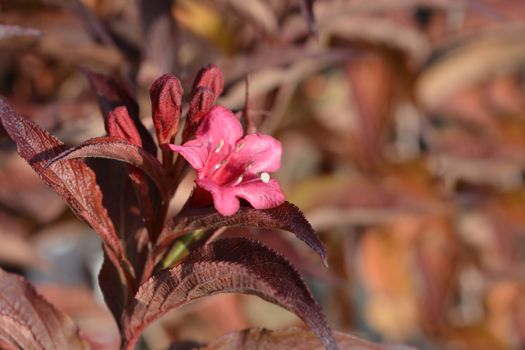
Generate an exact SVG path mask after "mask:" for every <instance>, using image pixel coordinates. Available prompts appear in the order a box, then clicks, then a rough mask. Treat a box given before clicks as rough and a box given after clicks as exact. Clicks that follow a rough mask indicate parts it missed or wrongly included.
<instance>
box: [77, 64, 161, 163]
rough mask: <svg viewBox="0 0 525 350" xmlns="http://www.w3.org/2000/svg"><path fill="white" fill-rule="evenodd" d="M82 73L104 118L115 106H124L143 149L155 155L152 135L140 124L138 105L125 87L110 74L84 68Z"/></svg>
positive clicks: (155, 149) (155, 150) (155, 148)
mask: <svg viewBox="0 0 525 350" xmlns="http://www.w3.org/2000/svg"><path fill="white" fill-rule="evenodd" d="M82 73H84V75H85V76H86V77H87V78H88V80H89V82H90V83H91V86H93V89H94V90H95V92H96V94H97V99H98V103H99V105H100V109H101V110H102V114H103V115H104V119H105V118H106V117H107V116H108V115H109V112H111V111H112V110H114V109H115V108H117V107H120V106H125V107H126V108H127V110H128V113H129V116H130V117H131V119H132V120H133V123H134V124H135V127H136V128H137V131H138V132H139V134H140V138H141V140H142V145H143V147H144V149H145V150H146V151H148V152H149V153H151V154H153V155H156V154H157V146H156V145H155V142H154V141H153V137H152V136H151V134H150V133H149V132H148V130H147V129H146V127H145V126H144V124H142V121H141V120H140V118H139V106H138V104H137V102H136V101H135V99H134V98H133V97H132V96H131V95H130V94H129V93H128V91H127V90H126V88H125V87H124V86H123V85H122V84H120V83H119V82H118V81H117V80H115V79H113V78H112V77H110V76H107V75H103V74H98V73H94V72H91V71H90V70H88V69H85V68H84V69H82Z"/></svg>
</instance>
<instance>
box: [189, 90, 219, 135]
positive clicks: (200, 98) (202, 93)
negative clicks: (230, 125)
mask: <svg viewBox="0 0 525 350" xmlns="http://www.w3.org/2000/svg"><path fill="white" fill-rule="evenodd" d="M215 99H216V96H215V94H214V92H213V91H212V90H210V89H209V88H206V87H198V88H196V89H195V90H194V92H193V95H192V97H191V101H190V109H189V110H188V118H187V120H186V126H185V127H184V132H183V134H182V136H183V140H184V141H186V140H188V139H189V138H191V137H192V136H193V133H194V132H195V130H196V128H197V126H198V125H199V123H200V121H201V120H202V118H203V117H204V116H205V115H206V114H207V113H208V112H209V111H210V110H211V108H212V107H213V105H214V104H215Z"/></svg>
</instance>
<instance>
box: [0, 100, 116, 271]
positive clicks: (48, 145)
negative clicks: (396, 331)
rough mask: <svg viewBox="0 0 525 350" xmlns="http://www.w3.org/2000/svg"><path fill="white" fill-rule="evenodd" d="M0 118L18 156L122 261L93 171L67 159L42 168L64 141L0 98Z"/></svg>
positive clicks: (55, 154) (60, 151)
mask: <svg viewBox="0 0 525 350" xmlns="http://www.w3.org/2000/svg"><path fill="white" fill-rule="evenodd" d="M0 118H1V122H2V125H3V126H4V129H5V130H6V131H7V133H8V134H9V137H11V139H12V140H13V141H14V142H15V143H16V147H17V151H18V153H19V154H20V156H21V157H22V158H24V159H25V160H26V161H27V162H28V163H29V165H30V166H31V167H32V168H33V170H35V172H36V173H37V174H38V175H39V176H40V178H41V179H42V180H43V181H44V182H45V183H46V184H47V185H49V186H50V187H51V188H52V189H54V190H55V191H56V192H57V193H58V194H59V195H60V196H61V197H62V198H64V200H65V201H66V202H67V204H68V205H69V206H70V207H71V209H72V210H73V212H74V213H75V214H76V215H77V216H78V217H80V218H81V219H83V220H84V221H86V222H87V223H88V224H89V225H90V226H91V227H92V228H93V229H94V230H95V231H96V232H97V233H98V234H99V236H100V237H101V239H102V241H103V242H104V243H105V244H106V245H107V246H108V247H109V249H110V250H111V251H112V252H113V254H115V255H116V257H117V259H119V260H122V259H123V252H122V247H121V245H120V243H119V239H118V237H117V235H116V233H115V229H114V227H113V223H112V222H111V220H110V218H109V216H108V214H107V212H106V209H105V208H104V206H103V205H102V193H101V192H100V189H99V187H98V185H97V182H96V178H95V174H94V172H93V171H92V170H91V169H90V168H89V167H88V166H87V165H86V164H85V163H84V162H82V161H80V160H67V161H64V162H60V163H55V164H53V165H51V166H49V167H46V166H45V165H46V164H47V162H48V161H49V160H50V159H52V158H54V157H56V156H58V155H59V154H61V153H62V152H63V151H64V150H65V146H64V144H63V143H62V142H61V141H60V140H58V139H57V138H55V137H54V136H52V135H50V134H49V133H48V132H46V131H45V130H43V129H41V128H40V127H39V126H38V125H36V124H35V123H33V122H32V121H30V120H27V119H25V118H22V117H21V116H20V115H19V114H17V113H16V112H15V111H14V110H13V109H11V107H9V106H8V105H7V104H6V103H5V102H4V101H3V100H1V99H0ZM114 262H116V261H114Z"/></svg>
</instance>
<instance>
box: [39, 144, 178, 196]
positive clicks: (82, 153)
mask: <svg viewBox="0 0 525 350" xmlns="http://www.w3.org/2000/svg"><path fill="white" fill-rule="evenodd" d="M90 157H91V158H107V159H114V160H119V161H121V162H125V163H128V164H130V165H133V166H135V167H137V168H139V169H140V170H142V171H144V173H146V174H147V175H148V176H149V177H150V178H151V179H152V180H153V182H154V183H155V185H156V186H157V187H158V189H159V191H160V193H161V194H163V195H166V194H167V193H168V189H169V185H168V182H167V178H166V175H165V174H164V169H163V168H162V165H161V164H160V163H159V161H158V160H157V158H155V157H153V156H152V155H151V154H149V153H147V152H146V151H145V150H144V149H143V148H141V147H138V146H136V145H133V144H131V143H129V142H127V141H124V140H122V139H120V138H116V137H97V138H92V139H89V140H87V141H85V142H83V143H81V144H80V145H78V146H76V147H73V148H70V149H68V150H66V151H64V152H62V153H60V154H58V155H57V156H55V157H53V158H52V159H51V160H50V161H49V164H48V166H51V165H54V164H55V163H57V162H59V163H61V162H62V161H70V160H72V159H76V158H90Z"/></svg>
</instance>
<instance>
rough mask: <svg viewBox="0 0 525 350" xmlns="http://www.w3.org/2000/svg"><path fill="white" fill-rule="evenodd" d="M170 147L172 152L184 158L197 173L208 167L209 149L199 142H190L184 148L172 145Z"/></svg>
mask: <svg viewBox="0 0 525 350" xmlns="http://www.w3.org/2000/svg"><path fill="white" fill-rule="evenodd" d="M169 147H170V149H171V150H172V151H174V152H177V153H179V154H180V155H181V156H183V157H184V159H186V160H187V161H188V163H190V165H191V166H192V167H193V168H194V169H196V170H197V171H199V170H201V169H203V168H204V166H205V165H206V159H207V158H208V153H209V152H208V147H207V145H203V144H202V143H201V142H200V141H198V140H191V141H188V142H186V143H185V144H184V145H182V146H178V145H172V144H170V145H169Z"/></svg>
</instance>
